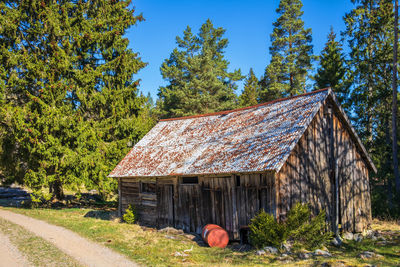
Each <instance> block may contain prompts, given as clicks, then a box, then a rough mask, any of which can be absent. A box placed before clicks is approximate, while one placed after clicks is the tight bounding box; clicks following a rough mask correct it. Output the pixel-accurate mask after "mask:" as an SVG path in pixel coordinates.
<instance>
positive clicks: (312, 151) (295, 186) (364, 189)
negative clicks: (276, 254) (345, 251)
mask: <svg viewBox="0 0 400 267" xmlns="http://www.w3.org/2000/svg"><path fill="white" fill-rule="evenodd" d="M329 112H330V111H329V105H327V104H325V105H323V106H322V107H321V108H320V110H319V112H318V113H317V115H316V116H315V117H314V119H313V121H312V122H311V123H310V125H309V126H308V128H307V130H306V132H305V133H304V135H303V136H302V137H301V139H300V140H299V142H298V143H297V145H296V146H295V148H294V149H293V150H292V152H291V154H290V156H289V157H288V159H287V161H286V162H285V164H284V165H283V166H282V168H281V170H280V172H279V173H277V174H276V184H277V192H278V194H277V201H278V205H277V207H278V211H277V212H278V219H280V220H282V219H284V218H285V217H286V215H287V212H288V210H289V209H290V208H291V207H292V205H293V204H295V203H296V202H303V203H309V205H310V206H311V208H312V211H313V213H314V214H317V213H318V212H319V211H321V210H322V209H324V210H325V211H326V214H327V222H328V225H331V226H332V227H333V224H334V223H335V218H336V215H335V214H336V207H335V201H336V200H335V199H336V197H335V180H334V179H335V177H338V182H339V211H340V216H339V217H340V218H339V223H341V225H342V228H343V230H344V231H352V232H360V231H362V230H364V229H365V228H366V227H367V225H368V224H369V222H370V220H371V210H370V196H369V182H368V168H367V166H366V164H365V161H364V160H363V159H362V158H361V155H360V153H359V152H358V150H357V148H356V146H355V143H354V142H353V139H352V138H351V137H350V134H349V132H348V129H347V128H345V127H344V124H343V122H342V121H341V120H340V118H338V116H337V114H336V113H335V110H334V109H331V112H332V113H329ZM329 114H332V115H329ZM330 120H331V121H330ZM331 127H332V129H331ZM331 142H332V143H331ZM332 148H333V152H332V151H331V150H332ZM331 152H332V153H331ZM335 170H337V172H338V173H337V174H336V176H335V173H334V172H335Z"/></svg>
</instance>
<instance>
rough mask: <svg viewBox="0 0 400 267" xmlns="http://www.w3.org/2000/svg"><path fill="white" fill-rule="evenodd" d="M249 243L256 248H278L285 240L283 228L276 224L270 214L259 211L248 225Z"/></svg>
mask: <svg viewBox="0 0 400 267" xmlns="http://www.w3.org/2000/svg"><path fill="white" fill-rule="evenodd" d="M249 228H250V234H249V238H250V242H251V244H252V245H253V246H255V247H257V248H262V247H264V246H275V247H280V246H281V244H282V243H283V242H284V240H285V238H286V232H285V230H286V229H285V227H284V226H283V225H282V224H280V223H278V222H277V221H276V219H275V218H274V216H273V215H272V214H268V213H266V212H265V211H264V210H261V212H259V213H258V214H257V215H256V216H255V217H254V218H253V219H251V223H250V225H249Z"/></svg>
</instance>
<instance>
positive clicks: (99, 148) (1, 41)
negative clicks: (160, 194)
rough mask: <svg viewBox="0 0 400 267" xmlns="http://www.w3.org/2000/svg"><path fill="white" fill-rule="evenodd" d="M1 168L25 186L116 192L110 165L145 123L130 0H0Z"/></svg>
mask: <svg viewBox="0 0 400 267" xmlns="http://www.w3.org/2000/svg"><path fill="white" fill-rule="evenodd" d="M0 6H1V10H2V12H1V13H0V25H1V26H0V36H1V38H0V61H1V62H2V67H1V68H0V81H1V83H0V84H1V88H2V89H3V92H4V105H3V106H2V107H0V113H1V114H0V120H1V125H2V127H3V129H5V130H6V133H7V134H6V135H3V136H2V139H3V143H2V146H3V152H2V155H1V162H0V165H1V168H2V169H3V171H4V173H5V175H6V176H7V177H11V178H12V180H14V181H18V182H20V183H24V184H26V185H28V186H30V187H31V188H33V189H39V188H41V187H49V188H50V191H51V192H52V193H53V194H54V195H55V196H56V197H57V198H62V196H63V194H62V188H63V187H64V186H69V187H78V186H81V185H85V186H86V188H88V189H91V188H96V189H99V191H100V193H102V194H103V195H105V194H107V192H110V191H112V190H114V189H115V184H116V182H115V181H113V180H111V179H109V178H107V175H108V173H109V171H110V170H111V169H112V168H113V167H114V166H115V164H117V162H118V161H119V160H120V159H121V158H122V156H123V155H124V154H125V153H126V152H127V150H128V149H129V148H128V147H127V143H129V142H136V141H138V140H139V138H140V137H141V136H143V135H144V133H145V132H146V131H147V130H148V129H149V127H150V125H149V124H151V122H150V120H149V119H148V115H147V113H146V112H145V110H144V109H143V106H144V105H145V98H143V97H140V96H139V95H138V93H137V90H138V89H137V86H138V81H136V80H134V79H133V75H134V74H135V73H137V72H138V71H139V70H140V69H141V68H143V67H144V66H145V65H146V64H145V63H143V62H142V61H141V60H140V58H138V56H137V54H136V53H134V52H133V51H132V50H131V49H128V43H129V42H128V40H127V39H126V38H124V37H123V36H124V34H125V31H126V30H127V29H128V28H129V27H130V26H132V25H135V24H136V23H137V22H138V21H141V20H142V19H143V18H142V16H141V15H139V16H135V15H134V10H133V9H132V8H130V7H129V1H106V0H96V1H61V2H54V1H47V0H45V1H42V0H40V1H39V0H32V1H29V2H24V1H16V0H12V1H7V3H6V2H2V3H0Z"/></svg>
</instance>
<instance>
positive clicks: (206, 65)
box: [157, 19, 243, 117]
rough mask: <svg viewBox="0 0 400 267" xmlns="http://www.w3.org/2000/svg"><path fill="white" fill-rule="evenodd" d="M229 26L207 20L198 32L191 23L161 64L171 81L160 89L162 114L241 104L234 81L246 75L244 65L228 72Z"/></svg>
mask: <svg viewBox="0 0 400 267" xmlns="http://www.w3.org/2000/svg"><path fill="white" fill-rule="evenodd" d="M224 33H225V29H223V28H221V27H219V28H215V27H214V26H213V24H212V22H211V20H209V19H208V20H207V21H206V22H205V23H204V24H203V25H202V26H201V28H200V31H199V33H198V34H197V35H194V34H193V33H192V30H191V28H190V27H189V26H188V27H187V28H186V30H185V31H184V33H183V37H182V38H181V37H179V36H178V37H176V42H177V44H178V47H177V48H175V49H174V50H173V51H172V53H171V55H170V57H169V58H168V59H166V60H165V61H164V63H163V64H162V66H161V74H162V76H163V78H164V79H165V80H166V81H168V85H167V86H162V87H160V89H159V93H158V96H159V100H158V103H157V109H158V111H159V113H160V115H161V116H162V117H176V116H185V115H193V114H200V113H209V112H214V111H220V110H227V109H232V108H234V107H235V106H236V105H237V99H236V95H235V93H234V91H235V90H236V88H237V85H236V84H235V83H234V81H238V80H241V79H242V78H243V77H242V75H241V73H240V69H239V70H236V71H234V72H228V65H229V61H228V60H226V59H225V57H224V53H225V51H224V50H225V49H226V47H227V46H228V39H226V38H223V35H224Z"/></svg>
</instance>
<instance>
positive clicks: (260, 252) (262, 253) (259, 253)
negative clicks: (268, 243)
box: [256, 249, 265, 256]
mask: <svg viewBox="0 0 400 267" xmlns="http://www.w3.org/2000/svg"><path fill="white" fill-rule="evenodd" d="M256 255H257V256H261V255H265V250H263V249H259V250H257V251H256Z"/></svg>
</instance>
